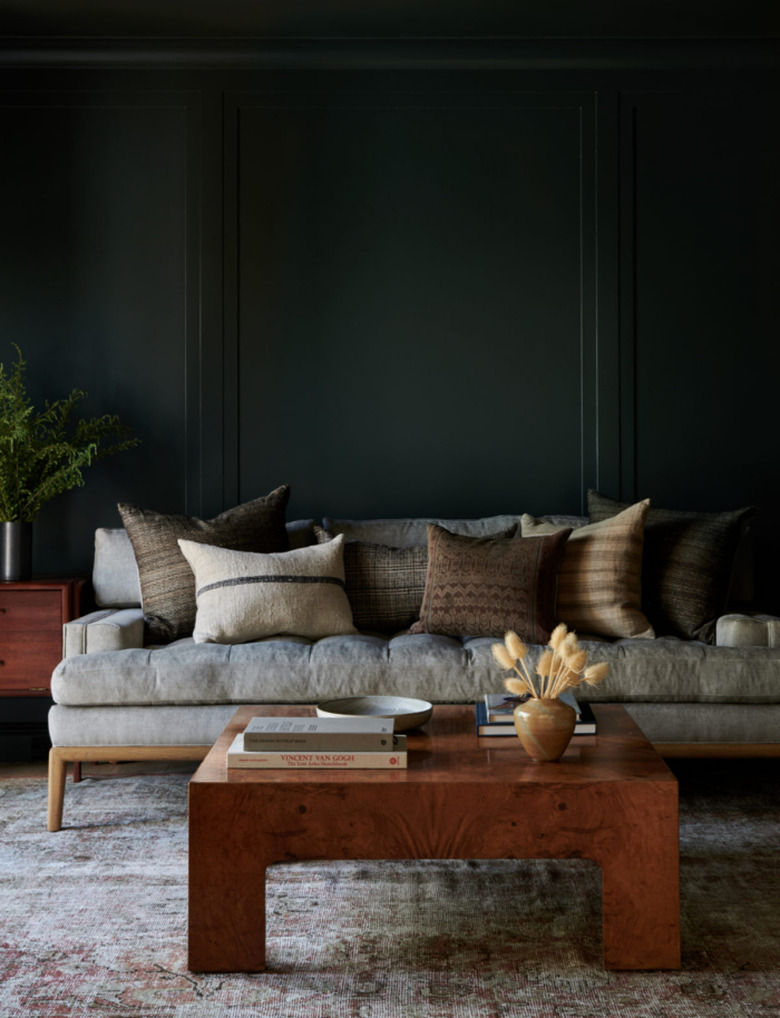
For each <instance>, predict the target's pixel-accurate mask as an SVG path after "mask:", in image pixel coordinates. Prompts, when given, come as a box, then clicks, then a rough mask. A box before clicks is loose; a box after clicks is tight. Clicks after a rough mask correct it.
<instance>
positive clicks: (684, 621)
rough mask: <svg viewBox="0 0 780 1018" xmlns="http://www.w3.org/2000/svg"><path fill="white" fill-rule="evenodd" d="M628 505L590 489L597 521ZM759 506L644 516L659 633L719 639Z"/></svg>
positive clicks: (647, 579) (649, 594) (648, 582)
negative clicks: (744, 537)
mask: <svg viewBox="0 0 780 1018" xmlns="http://www.w3.org/2000/svg"><path fill="white" fill-rule="evenodd" d="M626 508H627V506H626V505H625V504H624V503H622V502H617V501H616V500H615V499H613V498H609V497H608V496H607V495H602V494H601V493H600V492H598V491H592V490H591V491H589V492H588V512H589V514H590V518H591V520H592V521H597V520H604V519H608V518H610V517H613V516H615V515H616V514H617V513H619V512H622V511H623V510H624V509H626ZM756 511H757V510H756V509H755V507H752V506H751V507H749V508H745V509H737V510H735V511H734V512H725V513H697V512H683V511H677V510H674V509H650V511H649V513H648V514H647V520H646V521H645V543H644V557H643V566H642V609H643V611H644V612H645V614H646V615H647V616H648V618H649V619H650V621H651V622H652V624H653V626H654V627H655V631H656V633H658V634H659V635H660V636H681V637H684V638H686V639H693V640H702V641H703V642H705V643H713V642H714V640H715V623H716V621H717V619H718V616H719V615H722V614H723V612H724V610H725V609H726V602H727V599H728V591H729V585H730V583H731V576H732V571H733V568H734V560H735V557H736V553H737V546H738V543H739V539H740V536H741V533H742V529H743V527H744V526H745V524H746V523H747V521H748V520H749V519H750V518H751V517H752V516H754V515H755V513H756Z"/></svg>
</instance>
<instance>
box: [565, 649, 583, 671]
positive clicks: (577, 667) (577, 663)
mask: <svg viewBox="0 0 780 1018" xmlns="http://www.w3.org/2000/svg"><path fill="white" fill-rule="evenodd" d="M587 663H588V652H587V651H586V650H577V651H575V652H574V653H573V654H572V655H571V656H570V657H569V658H568V659H567V661H566V667H567V668H569V669H571V671H573V672H581V671H582V669H583V668H584V667H585V665H586V664H587Z"/></svg>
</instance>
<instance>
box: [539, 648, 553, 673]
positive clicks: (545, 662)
mask: <svg viewBox="0 0 780 1018" xmlns="http://www.w3.org/2000/svg"><path fill="white" fill-rule="evenodd" d="M552 665H553V654H552V651H551V650H544V651H542V653H541V656H540V658H539V662H538V664H537V665H536V673H537V675H540V676H541V677H542V678H545V676H547V675H549V674H550V672H551V671H552Z"/></svg>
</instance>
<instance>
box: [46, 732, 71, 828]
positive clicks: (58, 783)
mask: <svg viewBox="0 0 780 1018" xmlns="http://www.w3.org/2000/svg"><path fill="white" fill-rule="evenodd" d="M66 767H67V761H66V760H65V757H64V755H63V754H62V753H61V752H60V751H59V749H57V748H56V747H55V746H53V747H52V748H51V749H50V750H49V813H48V827H49V830H50V831H59V830H61V829H62V808H63V802H64V798H65V770H66Z"/></svg>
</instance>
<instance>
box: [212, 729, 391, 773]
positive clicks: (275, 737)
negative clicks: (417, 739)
mask: <svg viewBox="0 0 780 1018" xmlns="http://www.w3.org/2000/svg"><path fill="white" fill-rule="evenodd" d="M227 766H228V767H230V768H248V767H264V768H271V767H275V768H283V769H287V770H293V769H295V770H305V769H311V768H332V769H338V770H345V769H347V768H350V767H370V768H378V767H383V768H392V769H394V770H397V769H398V768H401V767H406V736H405V735H394V734H393V720H392V718H376V717H360V718H359V717H354V718H313V717H305V718H304V717H295V718H291V717H256V718H252V720H251V721H250V722H249V724H248V725H247V726H246V728H245V730H244V731H243V732H242V733H241V734H240V735H237V736H236V738H235V739H234V740H233V744H232V745H231V746H230V748H229V749H228V751H227Z"/></svg>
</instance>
